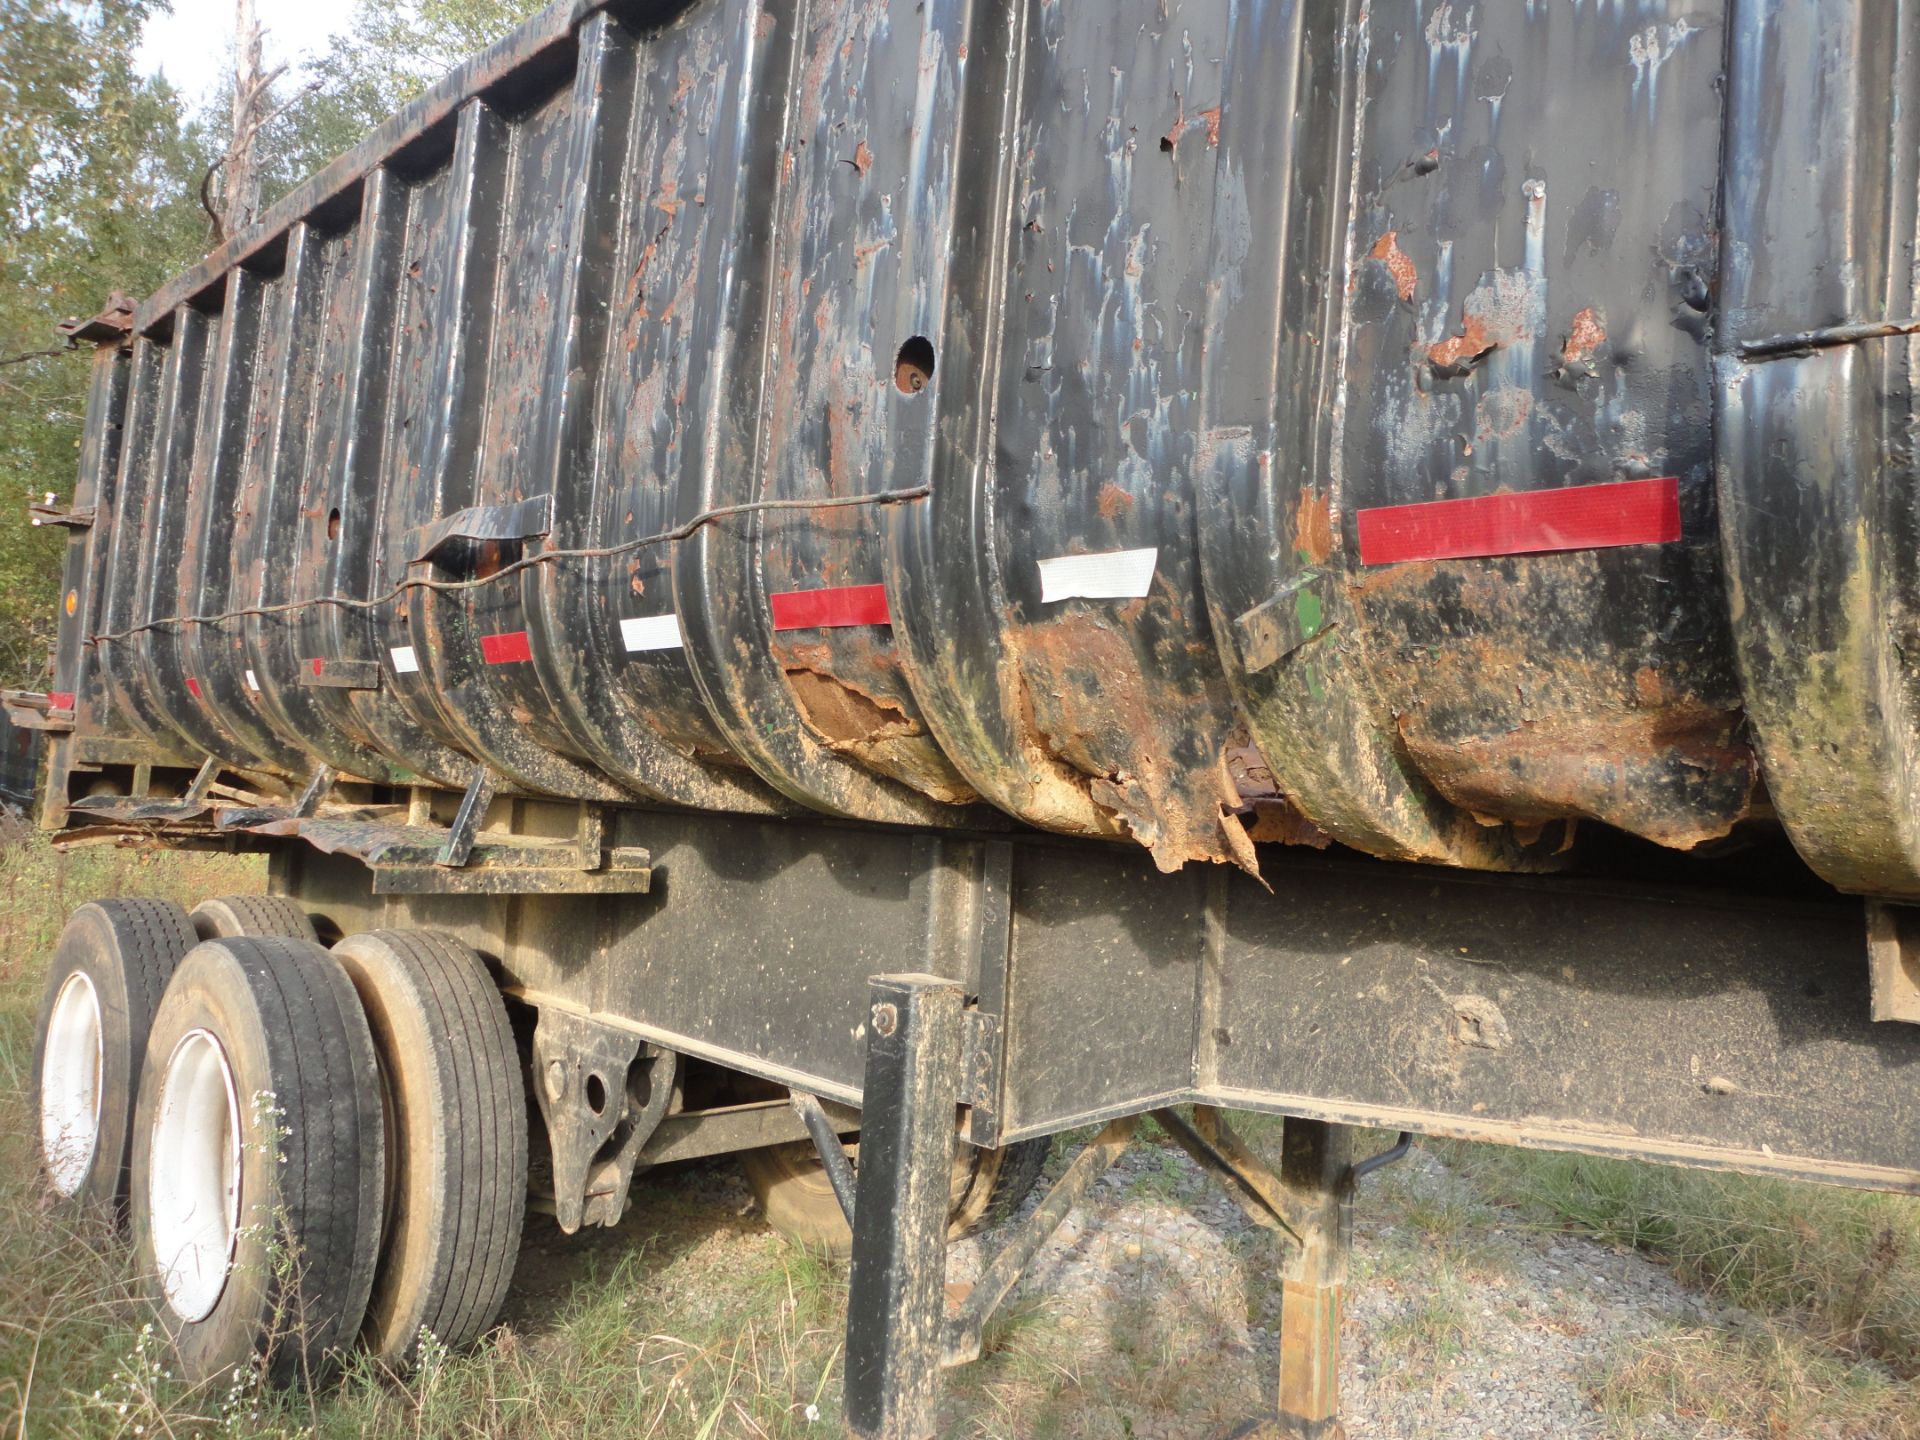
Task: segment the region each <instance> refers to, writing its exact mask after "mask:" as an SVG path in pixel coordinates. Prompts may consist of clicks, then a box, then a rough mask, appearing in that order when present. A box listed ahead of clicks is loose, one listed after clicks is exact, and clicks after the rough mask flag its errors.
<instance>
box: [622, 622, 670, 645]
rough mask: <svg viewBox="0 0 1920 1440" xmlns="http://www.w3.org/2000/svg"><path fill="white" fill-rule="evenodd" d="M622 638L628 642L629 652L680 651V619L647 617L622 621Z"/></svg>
mask: <svg viewBox="0 0 1920 1440" xmlns="http://www.w3.org/2000/svg"><path fill="white" fill-rule="evenodd" d="M620 638H621V640H623V641H625V642H626V647H627V649H629V650H678V649H679V648H680V646H681V640H680V617H679V616H678V615H647V616H644V617H641V618H639V619H634V620H622V621H621V622H620Z"/></svg>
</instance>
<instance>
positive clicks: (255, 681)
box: [247, 670, 260, 690]
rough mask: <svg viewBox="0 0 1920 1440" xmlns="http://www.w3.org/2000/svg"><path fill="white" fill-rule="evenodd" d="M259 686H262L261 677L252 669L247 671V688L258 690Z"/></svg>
mask: <svg viewBox="0 0 1920 1440" xmlns="http://www.w3.org/2000/svg"><path fill="white" fill-rule="evenodd" d="M259 688H260V677H259V676H258V675H256V674H254V673H253V671H251V670H249V671H247V689H249V690H258V689H259Z"/></svg>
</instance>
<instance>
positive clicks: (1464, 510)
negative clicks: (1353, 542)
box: [1356, 475, 1680, 565]
mask: <svg viewBox="0 0 1920 1440" xmlns="http://www.w3.org/2000/svg"><path fill="white" fill-rule="evenodd" d="M1356 518H1357V519H1358V521H1359V524H1360V563H1361V564H1362V565H1400V564H1404V563H1405V562H1407V561H1409V560H1463V559H1467V558H1469V557H1472V556H1478V555H1526V554H1531V553H1536V552H1539V551H1548V550H1601V549H1606V548H1608V547H1610V546H1614V545H1667V544H1671V543H1672V542H1673V541H1675V540H1678V539H1679V538H1680V482H1679V480H1678V479H1676V478H1675V477H1674V476H1671V475H1667V476H1662V477H1661V478H1659V479H1657V480H1618V481H1609V482H1608V483H1606V484H1603V485H1569V486H1566V487H1564V488H1562V489H1559V490H1528V491H1526V492H1524V493H1522V494H1519V495H1479V496H1475V497H1474V498H1473V499H1471V500H1434V501H1430V502H1428V503H1427V504H1423V505H1386V506H1382V507H1380V508H1379V509H1375V510H1362V511H1361V512H1360V513H1359V515H1358V516H1357V517H1356Z"/></svg>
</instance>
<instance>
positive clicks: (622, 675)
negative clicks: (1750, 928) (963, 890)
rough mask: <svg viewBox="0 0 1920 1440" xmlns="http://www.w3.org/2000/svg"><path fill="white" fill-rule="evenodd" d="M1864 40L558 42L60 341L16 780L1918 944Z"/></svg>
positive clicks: (1398, 35) (1873, 121) (1178, 24)
mask: <svg viewBox="0 0 1920 1440" xmlns="http://www.w3.org/2000/svg"><path fill="white" fill-rule="evenodd" d="M1916 32H1920V4H1916V3H1910V0H1903V3H1873V4H1869V3H1868V0H1853V3H1847V4H1840V5H1833V6H1824V5H1823V6H1819V7H1809V6H1795V5H1789V4H1786V3H1784V0H1733V3H1723V4H1711V3H1710V4H1705V5H1697V4H1689V5H1682V4H1680V3H1678V0H1624V3H1598V4H1587V3H1575V0H1471V3H1468V0H1390V3H1373V4H1360V3H1358V0H1158V3H1156V4H1153V5H1149V6H1136V7H1115V6H1069V5H1064V4H1060V3H1057V0H839V3H825V0H697V3H695V0H687V3H637V0H636V3H612V4H601V3H588V0H578V3H574V4H571V5H561V6H557V7H555V8H554V9H553V10H550V11H548V12H547V13H545V14H544V15H542V16H541V17H539V18H538V19H537V20H535V21H533V22H532V23H530V24H529V25H528V26H527V27H525V28H524V29H523V30H522V31H520V32H519V33H517V34H516V35H515V36H513V37H511V38H510V39H508V40H507V41H505V42H503V43H502V44H501V45H499V46H497V47H495V48H494V49H493V50H492V51H489V52H488V53H487V54H485V55H483V56H481V57H478V58H477V59H476V60H474V61H473V62H471V63H470V64H469V65H468V66H467V67H466V68H465V69H463V70H462V71H460V72H458V73H456V74H455V75H453V76H452V77H450V78H449V79H448V80H447V81H446V82H445V83H444V84H443V85H442V86H440V87H439V88H437V89H436V90H435V91H434V92H433V93H432V94H430V95H428V96H427V97H425V98H423V99H422V100H420V101H418V102H416V103H415V104H414V105H412V106H410V107H408V109H407V110H405V111H403V112H402V113H401V115H399V116H397V117H396V118H395V119H394V120H393V121H392V122H390V123H389V124H388V125H386V126H384V127H382V129H381V130H380V131H378V132H376V134H375V135H373V136H371V137H369V139H368V140H367V141H366V142H365V143H364V144H363V145H362V146H361V147H359V149H357V150H356V151H355V152H353V154H351V155H350V156H348V157H346V158H344V159H343V160H342V161H341V162H339V163H338V164H336V165H335V166H333V167H331V168H330V169H329V170H328V171H326V172H325V173H324V174H322V175H321V176H318V177H316V178H315V179H314V180H313V181H311V182H309V183H308V184H307V185H305V186H303V187H301V188H300V189H299V190H298V191H296V192H295V193H294V195H292V196H290V197H289V198H288V200H287V201H285V202H284V203H283V204H282V205H281V206H280V207H278V208H277V209H276V210H275V211H274V213H273V214H272V215H270V216H269V217H268V218H267V220H266V221H265V222H264V223H263V224H262V225H261V226H260V227H258V228H256V229H255V230H254V231H251V232H249V233H247V234H245V235H242V236H240V237H238V238H237V239H236V240H235V241H234V242H233V243H232V244H231V245H229V246H228V247H227V248H226V249H225V250H223V251H222V252H220V253H219V254H217V255H215V256H213V257H211V258H210V259H209V260H208V261H207V262H206V263H205V264H203V265H201V266H199V267H197V268H196V269H195V270H194V271H193V272H191V273H190V274H188V275H187V276H185V277H183V278H182V279H181V280H180V281H179V282H177V283H176V284H174V285H172V286H169V287H168V288H167V289H166V290H164V291H163V292H161V294H159V295H157V296H155V297H153V298H152V299H150V300H149V301H148V302H146V304H144V305H143V306H141V307H140V308H139V309H138V311H137V312H136V313H135V315H134V317H133V329H132V335H131V338H130V339H128V340H125V341H122V340H121V339H120V338H119V337H118V336H117V335H114V334H112V333H110V332H102V334H103V336H104V338H105V340H106V347H105V349H104V351H103V354H104V355H107V356H109V357H110V358H108V359H104V360H103V361H102V368H101V370H100V377H101V378H100V380H99V381H98V383H97V384H96V395H95V403H94V405H93V407H92V411H91V416H92V418H90V421H89V437H90V438H89V449H88V450H87V451H86V452H85V453H84V454H83V462H84V464H85V466H86V468H87V469H88V471H89V473H90V474H91V475H92V476H93V479H92V480H91V481H89V482H88V483H89V484H90V486H91V488H92V490H93V492H95V493H94V494H93V496H92V504H93V505H94V508H95V515H96V518H95V523H94V525H93V527H92V528H91V529H90V530H79V531H76V532H75V535H74V539H73V541H72V544H73V545H74V546H75V547H76V548H75V554H74V557H73V558H72V560H71V563H70V573H71V574H72V575H73V576H74V577H76V580H77V581H78V583H76V584H75V586H74V588H76V589H78V590H81V591H82V592H84V593H83V594H82V596H81V599H80V601H79V603H78V604H77V608H76V612H75V615H76V618H75V620H74V622H73V623H72V624H70V625H68V626H67V627H66V628H65V629H63V632H62V654H61V658H60V670H59V677H60V681H61V683H60V689H61V690H62V692H63V693H72V694H74V695H75V696H76V701H75V705H76V714H75V727H76V728H75V735H76V737H77V738H76V740H75V741H74V742H73V743H94V742H98V743H102V744H105V743H107V742H109V741H112V742H114V743H126V744H133V745H135V746H136V747H138V746H142V745H144V746H148V747H151V750H152V753H153V754H155V755H159V754H163V753H164V754H165V755H167V756H169V757H173V758H175V759H177V758H179V757H183V756H184V757H187V758H189V759H193V758H196V757H199V756H203V755H212V756H215V757H217V758H218V759H219V760H220V761H221V762H222V763H223V764H226V765H228V766H231V767H234V768H238V769H242V770H246V771H250V772H253V773H254V774H256V775H259V776H261V777H273V776H278V777H280V783H284V784H285V785H286V786H288V787H293V786H296V785H297V784H298V783H299V782H300V781H301V780H302V779H304V777H305V776H306V775H308V774H310V773H312V772H314V771H316V770H317V769H318V768H319V767H321V766H326V767H329V768H331V769H333V770H335V771H338V772H339V773H341V774H342V775H344V776H347V777H350V778H357V779H360V780H365V781H371V782H373V783H375V784H379V785H400V784H415V783H427V784H434V785H441V786H462V787H464V786H465V785H466V784H467V782H468V780H469V778H470V777H471V775H472V774H473V768H474V766H475V764H476V763H478V764H479V765H480V766H482V767H484V769H485V770H486V771H488V772H491V774H492V775H493V776H494V777H495V779H496V780H497V782H498V783H499V784H500V785H501V786H503V787H505V788H507V789H509V790H515V791H519V792H522V793H527V794H546V795H553V796H561V797H568V798H572V799H577V800H582V801H589V802H595V803H603V804H608V803H610V804H619V803H622V802H631V803H648V802H657V801H666V802H671V803H675V804H680V805H687V806H693V807H700V808H712V809H724V810H736V811H748V812H760V813H796V812H800V811H804V810H813V811H818V812H823V813H826V814H829V815H835V816H841V817H846V818H851V819H859V820H868V821H880V822H887V823H893V824H903V825H912V826H937V827H970V828H978V827H981V826H983V825H994V824H999V823H1003V821H1002V819H1001V818H1000V817H1001V816H1005V817H1011V818H1012V819H1013V820H1017V821H1022V822H1025V823H1027V824H1030V825H1035V826H1039V827H1042V828H1045V829H1049V830H1054V831H1059V832H1062V833H1066V834H1072V835H1082V836H1089V837H1100V838H1105V839H1109V840H1113V841H1118V842H1122V843H1130V844H1137V845H1140V846H1143V847H1145V848H1146V849H1147V850H1148V851H1150V852H1151V855H1152V858H1153V860H1154V862H1155V864H1156V865H1158V866H1159V867H1160V868H1162V869H1169V870H1171V869H1177V868H1179V867H1181V866H1183V865H1185V864H1188V863H1190V862H1194V861H1210V862H1223V863H1227V864H1230V865H1234V866H1237V867H1239V868H1241V869H1244V870H1247V871H1250V872H1253V873H1256V874H1257V873H1258V872H1259V870H1260V867H1261V858H1260V851H1259V848H1258V847H1259V845H1260V844H1262V843H1266V842H1285V843H1293V844H1305V845H1312V846H1322V847H1324V846H1327V845H1329V844H1332V843H1335V842H1338V843H1340V844H1344V845H1347V846H1351V847H1354V848H1357V849H1360V850H1364V851H1367V852H1370V853H1373V854H1377V855H1382V856H1387V857H1391V858H1397V859H1412V860H1424V861H1430V862H1438V863H1444V864H1451V865H1459V866H1468V867H1474V868H1483V869H1504V870H1547V869H1554V868H1559V867H1561V866H1564V865H1565V864H1567V863H1568V861H1569V858H1570V857H1573V856H1575V855H1577V854H1578V850H1579V846H1580V836H1581V828H1582V826H1589V827H1591V826H1598V827H1610V828H1612V829H1617V830H1621V831H1625V832H1629V833H1631V834H1633V835H1637V836H1640V837H1643V838H1645V839H1648V840H1651V841H1654V842H1656V843H1658V844H1661V845H1665V846H1668V847H1671V848H1673V849H1676V850H1683V851H1684V850H1689V849H1694V848H1697V847H1700V846H1702V845H1704V844H1706V843H1708V842H1712V841H1717V840H1720V839H1722V838H1724V837H1727V836H1729V835H1730V834H1733V833H1735V832H1736V831H1738V830H1739V829H1740V828H1741V827H1743V826H1745V827H1755V826H1764V825H1771V824H1774V823H1776V817H1777V821H1778V823H1782V824H1784V826H1785V828H1786V830H1787V833H1788V834H1789V835H1790V836H1791V837H1792V838H1793V839H1794V841H1795V842H1796V843H1797V844H1798V845H1799V846H1800V847H1801V849H1802V852H1803V853H1804V854H1805V855H1806V856H1807V858H1808V859H1809V860H1810V862H1811V863H1812V864H1813V865H1814V866H1815V868H1817V869H1818V870H1820V871H1821V873H1822V874H1824V875H1825V876H1826V877H1827V878H1828V879H1830V880H1832V881H1834V882H1835V883H1837V884H1839V885H1841V886H1844V887H1846V888H1850V889H1859V890H1866V891H1871V892H1874V893H1879V894H1886V895H1908V896H1910V895H1915V894H1920V824H1916V822H1915V820H1914V816H1915V815H1916V814H1917V813H1920V808H1917V807H1916V805H1915V803H1914V797H1913V795H1912V794H1911V793H1910V790H1911V779H1910V777H1911V774H1912V772H1913V770H1914V768H1915V767H1914V763H1913V761H1914V756H1915V745H1916V735H1915V718H1914V711H1913V705H1912V699H1911V692H1912V691H1913V690H1914V679H1913V673H1914V672H1913V666H1911V665H1910V664H1909V662H1908V656H1909V654H1910V653H1913V651H1912V647H1910V646H1908V645H1907V644H1906V638H1905V637H1907V635H1908V634H1909V632H1910V631H1911V630H1912V628H1913V626H1912V616H1911V613H1910V612H1911V609H1912V601H1911V597H1912V595H1913V593H1914V588H1915V576H1913V575H1912V574H1911V573H1910V571H1911V568H1912V556H1913V554H1914V549H1915V547H1914V545H1913V543H1912V540H1913V536H1912V535H1911V534H1910V533H1909V532H1910V531H1911V529H1912V526H1913V518H1912V517H1913V505H1912V493H1911V492H1912V486H1913V453H1914V437H1915V418H1914V414H1915V412H1914V405H1913V386H1912V374H1913V369H1914V364H1915V360H1916V355H1920V339H1916V338H1915V335H1914V333H1913V326H1912V323H1911V322H1912V321H1913V320H1914V318H1915V310H1916V308H1920V307H1917V306H1916V297H1915V294H1914V281H1913V271H1914V266H1915V264H1916V256H1915V246H1916V228H1917V224H1920V222H1917V221H1916V194H1917V192H1920V180H1917V178H1916V174H1915V165H1916V160H1915V156H1916V154H1920V145H1917V144H1915V143H1913V136H1912V135H1911V134H1910V133H1909V132H1911V130H1912V128H1913V126H1914V124H1915V123H1916V121H1915V119H1914V117H1913V116H1912V115H1911V114H1909V113H1907V110H1906V109H1902V108H1901V107H1899V106H1898V105H1897V104H1896V97H1899V96H1901V95H1905V94H1911V93H1912V92H1913V88H1914V87H1913V80H1914V78H1915V66H1916V64H1920V59H1916V56H1917V55H1920V38H1916ZM1909 108H1910V107H1909ZM1890 126H1893V127H1896V129H1897V133H1896V141H1897V142H1898V143H1895V144H1894V145H1893V146H1891V147H1889V146H1888V145H1887V144H1885V143H1884V137H1885V135H1886V134H1887V132H1888V129H1889V127H1890ZM1898 127H1904V128H1898ZM1901 137H1904V139H1902V138H1901ZM94 338H102V337H99V336H96V337H94ZM1634 480H1645V481H1648V482H1649V483H1651V482H1654V481H1659V482H1661V484H1660V486H1659V487H1658V490H1659V494H1660V495H1662V496H1667V497H1669V499H1671V497H1677V504H1678V510H1679V531H1678V538H1677V539H1676V538H1673V536H1672V535H1671V534H1670V533H1669V531H1668V529H1666V528H1665V527H1664V524H1663V526H1662V527H1659V528H1658V533H1654V532H1653V531H1648V530H1645V529H1644V528H1643V529H1641V530H1635V529H1634V528H1633V527H1632V526H1630V525H1628V526H1622V527H1614V526H1610V525H1609V524H1608V523H1607V516H1606V515H1605V514H1604V513H1601V512H1603V511H1604V507H1605V506H1606V505H1607V504H1608V503H1610V501H1609V497H1611V496H1626V495H1629V494H1639V493H1640V492H1639V491H1638V490H1635V488H1634V487H1631V486H1619V483H1618V482H1623V481H1634ZM1609 486H1613V487H1617V488H1612V489H1608V488H1597V489H1594V490H1592V491H1591V493H1590V495H1585V496H1583V495H1579V494H1575V493H1574V492H1576V491H1582V492H1584V491H1585V490H1586V487H1609ZM1668 487H1670V488H1668ZM1559 492H1566V493H1567V494H1568V495H1570V496H1571V497H1572V503H1574V504H1577V505H1584V506H1585V509H1584V510H1583V511H1582V513H1583V514H1585V515H1587V516H1588V519H1589V520H1592V519H1593V517H1594V515H1596V514H1597V515H1598V518H1597V521H1594V523H1593V524H1591V525H1590V526H1589V527H1588V528H1586V529H1583V530H1582V531H1581V532H1580V533H1579V535H1576V536H1573V537H1572V538H1567V537H1563V536H1561V535H1559V534H1557V533H1555V532H1554V531H1553V530H1552V523H1553V522H1552V519H1551V517H1552V515H1554V514H1555V513H1561V512H1558V511H1556V510H1555V508H1554V506H1552V505H1544V504H1541V505H1535V504H1531V502H1530V504H1529V508H1528V510H1527V513H1528V514H1529V515H1531V516H1534V517H1535V518H1534V519H1533V520H1531V521H1530V522H1529V527H1527V528H1525V530H1524V534H1525V535H1527V536H1531V537H1533V538H1532V539H1531V540H1526V539H1515V540H1510V541H1508V542H1505V543H1504V545H1501V544H1495V545H1488V544H1485V543H1481V544H1478V545H1477V546H1476V545H1465V546H1458V545H1456V546H1454V547H1453V548H1448V547H1446V546H1444V545H1443V546H1441V547H1440V548H1439V549H1438V550H1437V551H1435V552H1434V553H1439V554H1444V555H1449V556H1456V557H1459V558H1443V559H1411V560H1405V561H1402V562H1400V563H1374V564H1370V563H1366V560H1365V559H1364V558H1363V555H1362V547H1361V543H1360V536H1361V528H1362V520H1361V518H1360V517H1361V516H1362V515H1363V514H1365V513H1366V512H1370V511H1385V510H1389V509H1391V510H1393V511H1394V512H1395V513H1396V515H1399V514H1402V513H1404V512H1403V511H1402V508H1401V507H1407V506H1420V505H1426V504H1431V503H1435V502H1458V501H1463V500H1479V499H1483V498H1484V497H1492V496H1540V495H1546V494H1555V493H1559ZM76 503H78V502H76ZM1498 503H1501V504H1504V503H1505V502H1498ZM1620 503H1622V504H1625V503H1626V502H1625V501H1624V500H1622V501H1621V502H1620ZM1596 507H1597V508H1596ZM1465 513H1468V512H1465V511H1460V510H1457V509H1456V510H1452V511H1448V512H1446V516H1455V515H1461V514H1465ZM1474 513H1477V512H1474ZM1541 516H1545V517H1547V518H1546V519H1544V520H1543V519H1540V518H1538V517H1541ZM1420 518H1421V517H1418V516H1416V517H1415V519H1416V522H1418V521H1419V520H1420ZM1432 519H1433V523H1434V524H1436V525H1440V524H1444V523H1447V522H1446V519H1445V517H1443V516H1441V515H1440V514H1439V513H1438V512H1435V514H1434V515H1433V517H1432ZM1370 523H1371V522H1370ZM1543 527H1544V528H1543ZM1616 532H1617V533H1616ZM1514 533H1515V534H1520V533H1522V532H1514ZM1523 551H1524V552H1525V553H1518V552H1523ZM70 583H73V582H70ZM62 743H65V742H62Z"/></svg>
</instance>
